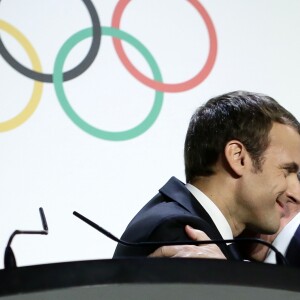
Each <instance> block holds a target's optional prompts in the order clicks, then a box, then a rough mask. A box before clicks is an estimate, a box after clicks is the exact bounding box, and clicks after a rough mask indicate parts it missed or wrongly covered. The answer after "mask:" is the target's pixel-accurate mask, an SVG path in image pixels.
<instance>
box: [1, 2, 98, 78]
mask: <svg viewBox="0 0 300 300" xmlns="http://www.w3.org/2000/svg"><path fill="white" fill-rule="evenodd" d="M82 1H83V3H84V4H85V6H86V8H87V10H88V12H89V14H90V17H91V20H92V28H93V39H92V43H91V47H90V49H89V51H88V53H87V55H86V56H85V58H84V59H83V60H82V62H81V63H80V64H78V65H77V66H76V67H74V68H73V69H71V70H69V71H66V72H64V73H63V81H67V80H71V79H74V78H75V77H77V76H79V75H81V74H82V73H83V72H84V71H86V70H87V69H88V67H89V66H90V65H91V64H92V63H93V61H94V60H95V58H96V56H97V54H98V51H99V48H100V41H101V35H102V32H101V25H100V20H99V16H98V14H97V12H96V9H95V7H94V5H93V3H92V1H91V0H82ZM0 3H1V0H0ZM0 54H2V56H3V58H4V59H5V60H6V62H7V63H8V64H10V65H11V66H12V67H13V68H14V69H15V70H16V71H18V72H20V73H21V74H23V75H24V76H26V77H29V78H31V79H33V80H37V81H41V82H53V74H44V73H40V72H36V71H33V70H30V69H28V68H26V67H25V66H23V65H22V64H20V63H19V62H18V61H17V60H15V58H14V57H12V56H11V54H10V53H9V52H8V51H7V49H6V48H5V46H4V44H3V42H2V39H1V35H0Z"/></svg>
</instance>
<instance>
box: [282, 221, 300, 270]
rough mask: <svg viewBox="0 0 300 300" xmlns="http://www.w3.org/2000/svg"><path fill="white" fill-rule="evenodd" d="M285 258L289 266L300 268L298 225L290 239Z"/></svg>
mask: <svg viewBox="0 0 300 300" xmlns="http://www.w3.org/2000/svg"><path fill="white" fill-rule="evenodd" d="M285 256H286V259H287V261H288V262H289V264H290V265H291V266H295V267H300V225H299V226H298V228H297V230H296V232H295V234H294V236H293V238H292V239H291V242H290V244H289V246H288V248H287V251H286V255H285Z"/></svg>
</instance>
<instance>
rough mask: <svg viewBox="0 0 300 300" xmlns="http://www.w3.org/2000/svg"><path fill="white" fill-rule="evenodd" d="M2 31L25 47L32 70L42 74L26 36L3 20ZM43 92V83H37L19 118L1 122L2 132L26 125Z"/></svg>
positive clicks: (37, 59)
mask: <svg viewBox="0 0 300 300" xmlns="http://www.w3.org/2000/svg"><path fill="white" fill-rule="evenodd" d="M0 29H3V30H4V31H6V32H7V33H9V34H10V35H12V36H13V37H14V38H15V39H16V40H17V41H18V42H19V43H20V45H22V46H23V48H24V50H25V51H26V53H27V55H28V56H29V58H30V60H31V64H32V68H33V69H34V70H35V71H39V72H40V71H41V70H42V67H41V63H40V60H39V58H38V55H37V53H36V52H35V50H34V48H33V47H32V45H31V44H30V42H29V41H28V40H27V39H26V38H25V36H24V35H23V34H22V33H21V32H20V31H19V30H17V29H16V28H15V27H13V26H12V25H10V24H8V23H6V22H5V21H3V20H0ZM42 91H43V83H42V82H38V81H35V82H34V86H33V91H32V95H31V98H30V101H29V102H28V104H27V105H26V107H25V108H24V109H23V110H22V111H21V112H20V113H19V114H18V115H17V116H15V117H13V118H11V119H10V120H7V121H5V122H0V131H8V130H11V129H14V128H16V127H18V126H19V125H21V124H22V123H24V122H25V121H26V120H27V119H28V118H29V117H30V116H31V115H32V114H33V113H34V111H35V110H36V108H37V106H38V104H39V102H40V100H41V96H42Z"/></svg>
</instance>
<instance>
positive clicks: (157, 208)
mask: <svg viewBox="0 0 300 300" xmlns="http://www.w3.org/2000/svg"><path fill="white" fill-rule="evenodd" d="M185 225H191V226H192V227H194V228H197V229H200V230H203V231H204V232H205V233H206V234H207V235H208V236H209V237H210V238H211V239H222V237H221V235H220V233H219V231H218V230H217V228H216V226H215V224H214V223H213V221H212V219H211V217H210V216H209V215H208V213H207V212H206V211H205V210H204V208H203V207H202V206H201V205H200V203H199V202H198V201H197V200H196V199H195V198H194V196H193V195H192V194H191V193H190V192H189V191H188V190H187V189H186V187H185V185H184V184H183V183H182V182H180V181H179V180H178V179H176V178H175V177H172V178H171V179H170V180H169V181H168V182H167V183H166V184H165V185H164V186H163V187H162V188H161V189H160V190H159V193H158V194H157V195H156V196H155V197H154V198H153V199H151V200H150V201H149V202H148V203H147V204H146V205H145V206H144V207H143V208H142V209H141V210H140V211H139V212H138V213H137V215H136V216H135V217H134V218H133V220H132V221H131V222H130V223H129V225H128V226H127V228H126V230H125V232H124V233H123V235H122V239H123V240H126V241H130V242H163V241H179V240H180V241H185V240H190V239H189V238H188V237H187V235H186V233H185V230H184V227H185ZM155 248H156V247H155V246H154V247H136V248H135V247H125V246H122V245H120V244H119V245H118V246H117V248H116V251H115V253H114V258H118V257H129V256H147V255H149V254H150V253H151V252H153V251H154V250H155ZM221 248H222V247H221ZM222 251H223V252H224V254H225V255H226V246H225V247H223V249H222Z"/></svg>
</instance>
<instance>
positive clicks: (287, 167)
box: [281, 162, 299, 173]
mask: <svg viewBox="0 0 300 300" xmlns="http://www.w3.org/2000/svg"><path fill="white" fill-rule="evenodd" d="M281 168H282V169H285V170H287V171H289V172H290V173H298V172H299V165H298V164H296V163H295V162H291V163H286V164H283V165H282V166H281Z"/></svg>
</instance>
